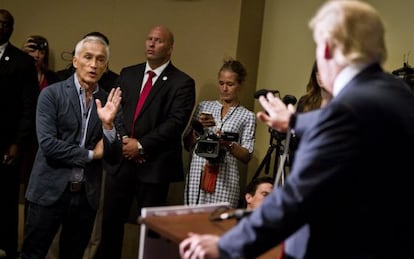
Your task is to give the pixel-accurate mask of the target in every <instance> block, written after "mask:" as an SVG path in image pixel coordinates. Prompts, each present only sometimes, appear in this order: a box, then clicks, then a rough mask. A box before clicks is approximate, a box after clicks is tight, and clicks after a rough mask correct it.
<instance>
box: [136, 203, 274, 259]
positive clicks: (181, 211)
mask: <svg viewBox="0 0 414 259" xmlns="http://www.w3.org/2000/svg"><path fill="white" fill-rule="evenodd" d="M227 205H228V204H208V205H207V204H206V205H199V206H166V207H156V208H143V209H142V211H141V218H140V222H141V230H140V246H139V253H138V257H139V259H155V258H172V259H173V258H180V257H179V253H178V245H179V243H180V242H181V241H182V240H183V239H185V238H186V237H187V234H188V233H189V232H194V233H198V234H215V235H222V234H223V233H224V232H226V231H227V230H229V229H230V228H232V227H233V226H234V225H235V224H236V223H237V222H236V220H235V219H229V220H224V221H211V220H210V215H211V214H212V213H213V212H214V211H215V210H218V209H220V208H223V207H224V206H227ZM148 231H153V232H155V233H157V234H159V235H160V236H161V237H158V238H151V237H150V235H149V234H148ZM279 250H280V249H279V247H275V248H273V249H271V250H269V251H268V252H266V253H265V254H263V255H262V256H260V257H259V258H260V259H277V258H278V255H279V253H280V251H279Z"/></svg>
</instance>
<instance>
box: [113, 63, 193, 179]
mask: <svg viewBox="0 0 414 259" xmlns="http://www.w3.org/2000/svg"><path fill="white" fill-rule="evenodd" d="M144 70H145V63H142V64H138V65H134V66H130V67H126V68H124V69H122V70H121V73H120V77H119V80H118V82H117V85H119V86H120V87H121V89H122V109H123V115H124V127H125V134H126V135H128V136H133V137H134V138H136V139H138V140H139V142H140V143H141V144H142V146H143V148H144V151H145V155H146V162H145V163H143V164H137V163H135V162H132V161H128V160H123V162H122V164H121V170H136V171H138V176H139V178H140V180H141V181H142V182H147V183H169V182H175V181H182V180H183V179H184V172H183V162H182V133H183V131H184V129H185V127H186V126H187V123H188V120H189V118H190V116H191V113H192V110H193V108H194V104H195V82H194V80H193V79H192V78H191V77H190V76H188V75H187V74H185V73H184V72H182V71H180V70H179V69H177V68H176V67H175V66H173V65H172V64H171V63H170V64H169V65H168V66H167V67H166V68H165V70H164V71H163V72H162V73H161V75H159V77H158V79H157V80H156V82H155V83H154V85H153V87H152V89H151V92H150V93H149V95H148V97H147V99H146V101H145V103H144V105H143V107H142V109H141V112H140V114H139V116H138V118H137V120H136V121H135V126H134V132H132V133H131V128H132V122H133V117H134V113H135V107H136V105H137V102H138V98H139V93H140V87H141V85H142V79H143V77H144ZM112 173H115V172H112Z"/></svg>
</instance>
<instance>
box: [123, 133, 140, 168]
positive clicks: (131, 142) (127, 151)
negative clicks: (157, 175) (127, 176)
mask: <svg viewBox="0 0 414 259" xmlns="http://www.w3.org/2000/svg"><path fill="white" fill-rule="evenodd" d="M137 142H138V140H137V139H135V138H130V137H124V138H122V155H123V156H124V157H125V158H126V159H128V160H133V161H135V162H136V163H144V162H145V158H144V157H143V156H142V155H141V154H140V153H139V150H138V143H137Z"/></svg>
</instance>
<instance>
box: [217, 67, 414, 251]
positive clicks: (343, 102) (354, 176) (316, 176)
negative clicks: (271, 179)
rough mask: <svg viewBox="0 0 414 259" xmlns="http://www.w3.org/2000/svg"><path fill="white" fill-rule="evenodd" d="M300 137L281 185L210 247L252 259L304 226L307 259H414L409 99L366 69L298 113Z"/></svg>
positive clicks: (413, 97)
mask: <svg viewBox="0 0 414 259" xmlns="http://www.w3.org/2000/svg"><path fill="white" fill-rule="evenodd" d="M295 129H297V131H296V132H297V133H300V134H302V133H303V134H302V137H301V141H300V143H299V147H298V150H297V152H296V157H295V161H294V164H293V166H292V168H291V172H290V175H289V176H288V178H287V180H286V181H285V184H284V186H283V187H280V188H276V189H274V191H273V192H272V193H271V194H270V195H269V196H268V197H266V199H265V201H264V202H263V204H262V206H260V207H259V208H257V209H256V210H255V211H254V212H253V213H252V214H251V216H250V217H249V218H245V219H243V220H241V221H240V222H239V223H238V225H237V226H236V227H235V228H234V229H232V230H230V231H229V232H228V233H226V234H225V235H224V236H223V237H222V238H221V239H220V241H219V246H220V248H221V249H222V253H223V257H225V256H224V254H227V255H228V256H229V257H232V258H235V257H237V256H239V255H243V256H245V258H253V257H255V256H257V255H259V254H261V253H263V252H264V251H265V250H267V249H269V248H271V247H273V246H274V245H275V244H277V243H280V242H282V241H283V240H285V239H286V238H287V237H288V236H289V235H291V234H292V233H293V232H294V231H296V230H297V229H299V228H300V227H301V226H303V225H304V224H308V225H309V227H310V238H309V242H308V245H307V247H302V249H303V250H304V251H305V254H306V258H308V259H309V258H312V259H313V258H315V259H325V258H326V259H328V258H330V259H331V258H335V259H342V258H344V259H345V258H346V259H351V258H354V259H356V258H357V259H373V258H413V252H412V248H411V247H412V241H413V238H412V233H413V231H414V220H413V219H414V213H413V210H412V208H411V204H412V199H413V197H414V188H412V181H411V180H410V179H411V177H412V176H411V174H412V173H413V172H414V163H413V152H412V150H413V147H414V94H413V92H412V91H411V90H410V89H409V87H408V86H407V85H406V84H404V83H403V82H402V81H400V80H398V79H396V78H394V77H393V76H392V75H390V74H388V73H384V72H383V71H382V69H381V68H380V66H379V65H377V64H376V65H372V66H370V67H368V68H367V69H365V70H364V71H362V72H361V73H360V74H358V75H357V76H356V77H355V78H353V79H352V80H351V81H350V82H349V83H348V84H347V85H346V86H345V88H344V89H343V90H342V91H341V92H340V93H339V94H338V96H336V97H335V98H334V99H332V101H331V102H330V103H329V104H328V105H327V106H325V107H324V108H323V109H320V110H318V111H314V112H310V113H304V114H303V115H298V118H297V123H296V126H295Z"/></svg>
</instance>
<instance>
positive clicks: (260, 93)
mask: <svg viewBox="0 0 414 259" xmlns="http://www.w3.org/2000/svg"><path fill="white" fill-rule="evenodd" d="M269 92H271V93H272V94H279V91H278V90H267V89H260V90H257V91H256V92H255V93H254V95H253V97H254V99H259V97H260V96H266V95H267V93H269Z"/></svg>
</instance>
